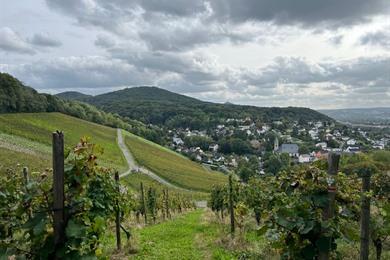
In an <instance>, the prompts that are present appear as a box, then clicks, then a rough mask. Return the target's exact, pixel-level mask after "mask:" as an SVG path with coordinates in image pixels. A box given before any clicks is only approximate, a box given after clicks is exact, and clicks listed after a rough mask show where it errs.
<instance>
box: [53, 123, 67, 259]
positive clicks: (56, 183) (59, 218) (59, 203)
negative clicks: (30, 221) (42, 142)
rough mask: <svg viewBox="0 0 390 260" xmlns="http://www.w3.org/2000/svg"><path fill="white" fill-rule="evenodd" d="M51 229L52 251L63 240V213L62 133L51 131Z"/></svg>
mask: <svg viewBox="0 0 390 260" xmlns="http://www.w3.org/2000/svg"><path fill="white" fill-rule="evenodd" d="M52 136H53V229H54V251H55V252H57V251H58V250H59V249H60V248H61V247H62V246H63V244H64V242H65V215H64V159H65V158H64V134H63V133H62V132H60V131H57V132H54V133H53V135H52Z"/></svg>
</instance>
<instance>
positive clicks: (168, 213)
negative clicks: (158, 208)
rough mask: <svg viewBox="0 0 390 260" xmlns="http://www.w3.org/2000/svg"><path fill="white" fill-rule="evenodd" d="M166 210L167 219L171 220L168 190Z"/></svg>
mask: <svg viewBox="0 0 390 260" xmlns="http://www.w3.org/2000/svg"><path fill="white" fill-rule="evenodd" d="M165 210H166V215H167V218H168V219H170V218H171V213H170V212H169V197H168V189H166V190H165Z"/></svg>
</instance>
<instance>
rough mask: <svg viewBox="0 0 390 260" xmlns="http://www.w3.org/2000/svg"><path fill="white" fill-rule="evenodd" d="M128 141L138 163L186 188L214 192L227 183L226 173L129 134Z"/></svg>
mask: <svg viewBox="0 0 390 260" xmlns="http://www.w3.org/2000/svg"><path fill="white" fill-rule="evenodd" d="M125 142H126V145H127V146H128V148H129V149H130V152H131V153H132V154H133V156H134V158H135V160H136V161H137V163H138V164H139V165H141V166H144V167H146V168H148V169H150V170H151V171H153V172H154V173H156V174H157V175H159V176H160V177H162V178H164V179H166V180H167V181H169V182H171V183H173V184H175V185H177V186H179V187H183V188H186V189H192V190H197V191H210V190H211V188H212V186H213V185H215V184H224V183H226V180H227V177H226V176H225V175H223V174H222V173H219V172H215V171H208V170H206V169H205V168H203V167H202V166H201V165H199V164H197V163H195V162H193V161H191V160H189V159H188V158H186V157H184V156H182V155H180V154H177V153H175V152H173V151H171V150H169V149H167V148H164V147H162V146H159V145H157V144H155V143H152V142H149V141H147V140H145V139H142V138H140V137H138V136H135V135H133V134H130V133H128V132H126V134H125Z"/></svg>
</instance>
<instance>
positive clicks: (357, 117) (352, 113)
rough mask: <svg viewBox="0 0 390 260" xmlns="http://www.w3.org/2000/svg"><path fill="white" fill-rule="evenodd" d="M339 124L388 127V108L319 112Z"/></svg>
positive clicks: (389, 115)
mask: <svg viewBox="0 0 390 260" xmlns="http://www.w3.org/2000/svg"><path fill="white" fill-rule="evenodd" d="M319 111H320V112H321V113H324V114H325V115H328V116H330V117H332V118H334V119H336V120H339V121H341V122H349V123H356V124H384V125H390V107H374V108H344V109H328V110H325V109H324V110H319Z"/></svg>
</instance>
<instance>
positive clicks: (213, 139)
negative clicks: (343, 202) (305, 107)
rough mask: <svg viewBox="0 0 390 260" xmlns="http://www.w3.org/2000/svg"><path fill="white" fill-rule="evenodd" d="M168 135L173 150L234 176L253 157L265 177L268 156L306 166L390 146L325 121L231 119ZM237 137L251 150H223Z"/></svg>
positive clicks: (387, 139)
mask: <svg viewBox="0 0 390 260" xmlns="http://www.w3.org/2000/svg"><path fill="white" fill-rule="evenodd" d="M168 133H169V134H168V136H169V142H168V145H169V148H170V149H172V150H174V151H176V152H179V153H181V154H183V155H185V156H187V157H189V158H191V159H192V160H194V161H198V162H200V163H202V164H203V165H204V166H205V167H208V168H210V169H212V170H219V171H223V172H230V171H233V170H235V169H236V168H237V167H238V165H239V161H240V160H245V161H248V160H249V157H250V156H256V157H257V159H258V161H259V168H258V172H259V173H260V174H264V173H265V171H264V167H263V166H264V163H265V159H264V158H265V157H267V156H265V155H266V154H267V153H268V154H269V153H273V154H279V155H281V154H288V156H289V157H290V161H291V163H292V164H302V163H310V162H313V161H316V160H318V159H320V158H325V157H326V156H327V154H328V152H330V151H332V152H340V153H343V154H354V153H360V152H362V151H366V150H373V149H379V150H383V149H386V148H388V146H389V144H390V143H389V140H390V137H389V136H388V135H386V136H384V137H380V138H376V139H373V138H370V137H369V134H368V133H367V131H365V130H362V129H360V128H356V129H353V128H350V127H346V126H345V125H341V124H337V123H335V122H321V121H316V122H307V123H300V122H298V121H295V122H293V123H292V124H290V125H289V124H286V123H285V122H281V121H273V122H272V123H268V124H267V123H261V122H255V121H252V120H251V118H246V119H232V118H230V119H227V120H226V122H225V124H218V125H216V127H213V128H211V129H207V130H191V129H189V128H187V129H172V130H169V131H168ZM234 136H239V137H240V138H239V139H241V140H242V142H245V143H247V144H248V145H249V146H250V150H249V151H247V152H246V153H244V154H237V153H234V152H226V151H224V149H221V148H222V147H221V141H220V140H222V139H224V138H229V137H234ZM191 137H197V138H200V139H202V138H203V140H207V141H206V142H204V143H205V144H206V146H205V145H204V144H203V147H200V146H191V142H188V141H187V140H188V139H189V138H191ZM270 142H271V143H270ZM225 150H226V149H225Z"/></svg>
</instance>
